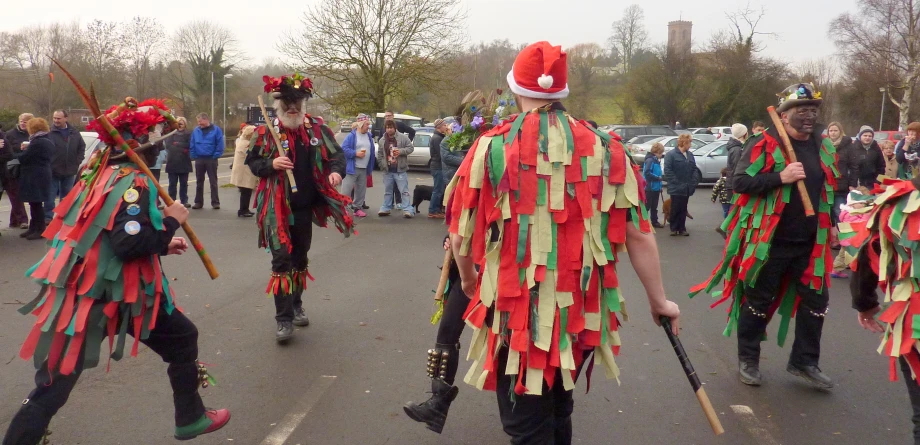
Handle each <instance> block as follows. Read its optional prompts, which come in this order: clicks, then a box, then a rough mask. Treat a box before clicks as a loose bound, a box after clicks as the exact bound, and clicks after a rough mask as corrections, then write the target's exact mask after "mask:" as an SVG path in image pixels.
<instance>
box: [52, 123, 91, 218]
mask: <svg viewBox="0 0 920 445" xmlns="http://www.w3.org/2000/svg"><path fill="white" fill-rule="evenodd" d="M53 117H54V126H53V127H52V128H51V133H50V134H49V137H50V138H51V141H52V142H54V151H53V152H52V153H51V196H50V197H49V198H48V200H47V201H45V221H51V217H52V216H53V215H54V214H53V213H52V211H53V210H54V207H55V206H56V205H57V199H58V198H60V199H64V197H66V196H67V194H68V193H70V189H72V188H73V185H74V182H76V179H77V170H78V169H79V168H80V162H82V161H83V152H84V151H86V142H83V137H82V136H80V132H79V131H77V129H76V128H73V127H72V126H71V125H70V124H69V123H67V112H66V111H64V110H57V111H55V112H54V115H53Z"/></svg>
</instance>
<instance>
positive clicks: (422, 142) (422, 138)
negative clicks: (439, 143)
mask: <svg viewBox="0 0 920 445" xmlns="http://www.w3.org/2000/svg"><path fill="white" fill-rule="evenodd" d="M430 141H431V135H430V134H426V133H415V139H413V140H412V145H413V146H416V147H427V146H428V145H429V144H430Z"/></svg>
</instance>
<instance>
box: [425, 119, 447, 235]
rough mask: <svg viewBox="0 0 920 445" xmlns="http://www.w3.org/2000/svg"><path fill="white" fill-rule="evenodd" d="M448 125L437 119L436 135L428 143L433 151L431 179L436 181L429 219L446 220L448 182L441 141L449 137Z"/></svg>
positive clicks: (430, 166) (429, 207)
mask: <svg viewBox="0 0 920 445" xmlns="http://www.w3.org/2000/svg"><path fill="white" fill-rule="evenodd" d="M447 127H448V125H447V123H446V122H444V119H435V121H434V134H432V135H431V139H430V140H429V143H428V149H429V150H430V151H431V159H430V160H429V161H428V169H429V170H431V177H432V178H433V179H434V185H433V186H432V188H431V204H430V205H429V206H428V217H429V218H434V219H444V217H445V215H444V188H445V187H446V186H447V181H445V180H444V170H443V169H442V167H443V166H442V164H441V141H443V140H444V136H446V135H447Z"/></svg>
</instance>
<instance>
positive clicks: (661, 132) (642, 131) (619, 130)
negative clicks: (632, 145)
mask: <svg viewBox="0 0 920 445" xmlns="http://www.w3.org/2000/svg"><path fill="white" fill-rule="evenodd" d="M611 131H613V132H614V133H616V134H618V135H620V137H621V138H623V140H624V141H628V140H630V139H632V138H634V137H636V136H642V135H646V134H648V135H658V136H677V133H675V132H674V130H672V129H670V128H669V127H668V126H667V125H614V126H613V128H612V129H611Z"/></svg>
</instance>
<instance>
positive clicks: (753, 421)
mask: <svg viewBox="0 0 920 445" xmlns="http://www.w3.org/2000/svg"><path fill="white" fill-rule="evenodd" d="M729 408H731V409H732V411H734V412H735V414H736V415H737V416H738V417H740V418H741V423H743V424H744V429H746V430H747V431H748V433H750V434H751V435H752V436H754V437H755V438H756V439H758V441H757V443H760V444H764V445H779V442H777V441H776V439H774V438H773V436H772V435H771V434H770V432H769V431H767V429H766V428H765V427H764V426H763V424H762V423H761V422H760V420H759V419H757V416H755V415H754V410H752V409H751V407H749V406H745V405H730V406H729Z"/></svg>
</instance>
